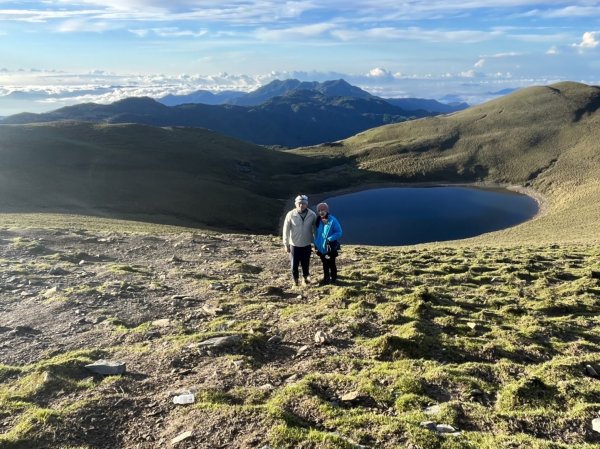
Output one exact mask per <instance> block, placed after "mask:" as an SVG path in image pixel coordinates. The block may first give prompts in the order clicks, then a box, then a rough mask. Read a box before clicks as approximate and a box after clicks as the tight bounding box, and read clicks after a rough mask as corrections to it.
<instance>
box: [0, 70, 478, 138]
mask: <svg viewBox="0 0 600 449" xmlns="http://www.w3.org/2000/svg"><path fill="white" fill-rule="evenodd" d="M188 97H189V98H187V99H188V100H190V101H192V100H193V101H192V102H184V103H182V104H177V105H175V106H167V105H165V104H162V103H160V102H157V101H155V100H152V99H150V98H128V99H125V100H121V101H118V102H115V103H112V104H109V105H100V104H95V103H85V104H80V105H75V106H69V107H65V108H61V109H57V110H55V111H51V112H48V113H43V114H31V113H22V114H16V115H13V116H9V117H6V118H4V120H3V123H6V124H24V123H40V122H53V121H64V120H74V121H92V122H101V123H139V124H146V125H152V126H192V127H201V128H208V129H212V130H214V131H217V132H220V133H223V134H226V135H229V136H232V137H236V138H239V139H242V140H246V141H248V142H252V143H256V144H261V145H278V146H285V147H299V146H307V145H316V144H320V143H324V142H329V141H336V140H340V139H343V138H346V137H350V136H352V135H354V134H356V133H359V132H362V131H365V130H367V129H370V128H373V127H377V126H381V125H384V124H388V123H396V122H401V121H405V120H409V119H414V118H420V117H426V116H430V115H436V114H439V113H441V112H443V113H448V112H453V111H455V110H456V109H457V108H458V109H460V108H464V107H466V105H464V104H462V105H455V106H450V105H443V104H441V103H438V102H436V101H435V100H419V99H394V100H384V99H381V98H379V97H375V96H373V95H371V94H369V93H368V92H366V91H364V90H362V89H360V88H358V87H356V86H352V85H350V84H348V83H347V82H345V81H343V80H337V81H328V82H324V83H318V82H310V83H309V82H300V81H298V80H286V81H273V82H272V83H270V84H268V85H266V86H263V87H261V88H260V89H257V90H256V91H254V92H250V93H248V94H241V93H240V95H239V96H236V93H235V92H231V91H230V92H223V93H221V94H212V93H209V92H202V91H199V92H196V93H194V94H192V95H191V96H188ZM163 100H164V99H163ZM201 100H204V101H206V103H216V102H217V101H222V102H225V103H226V104H205V103H201V102H197V101H201ZM167 103H168V104H175V103H177V101H175V99H174V98H173V97H170V98H169V99H168V101H167Z"/></svg>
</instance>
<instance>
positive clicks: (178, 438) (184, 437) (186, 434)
mask: <svg viewBox="0 0 600 449" xmlns="http://www.w3.org/2000/svg"><path fill="white" fill-rule="evenodd" d="M192 436H193V434H192V432H190V431H187V432H183V433H180V434H179V435H177V436H176V437H175V438H173V439H172V440H171V444H177V443H181V442H182V441H185V440H189V439H190V438H192Z"/></svg>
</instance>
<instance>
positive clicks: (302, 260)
mask: <svg viewBox="0 0 600 449" xmlns="http://www.w3.org/2000/svg"><path fill="white" fill-rule="evenodd" d="M311 251H312V247H311V246H310V245H308V246H290V260H291V262H292V276H293V277H294V280H296V281H297V280H298V278H299V277H300V273H299V271H298V266H300V265H302V276H304V277H305V278H306V277H308V276H309V275H310V273H309V264H310V253H311Z"/></svg>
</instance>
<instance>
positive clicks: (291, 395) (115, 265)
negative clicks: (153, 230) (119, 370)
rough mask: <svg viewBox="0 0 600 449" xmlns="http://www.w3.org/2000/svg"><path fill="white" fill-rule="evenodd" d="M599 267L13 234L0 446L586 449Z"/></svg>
mask: <svg viewBox="0 0 600 449" xmlns="http://www.w3.org/2000/svg"><path fill="white" fill-rule="evenodd" d="M599 253H600V251H599V248H598V247H595V246H579V247H562V246H559V245H554V246H549V247H540V248H508V249H507V248H485V247H482V248H460V247H455V248H453V247H430V248H421V249H416V248H399V249H377V248H366V247H365V248H361V247H352V246H348V247H344V248H343V252H342V254H341V256H340V259H339V265H340V269H341V281H340V283H339V285H336V286H324V287H320V286H317V285H314V284H313V285H309V286H305V287H300V288H292V287H291V283H290V278H289V272H288V271H289V269H288V262H287V258H286V256H285V254H284V253H283V250H282V248H281V244H280V241H279V239H277V238H275V237H270V236H253V235H236V234H220V233H212V232H202V231H198V232H183V233H164V234H148V233H125V232H92V231H86V230H74V229H53V230H35V229H26V230H23V229H21V230H20V229H16V228H5V229H2V228H0V448H33V447H36V448H71V449H74V448H80V449H81V448H99V449H100V448H159V447H177V448H233V447H235V448H279V447H289V448H296V447H297V448H313V447H314V448H321V447H323V448H352V447H355V448H356V447H369V448H375V447H377V448H400V447H413V448H436V447H444V448H445V447H448V448H449V447H452V448H456V447H489V448H493V447H501V446H502V445H504V446H502V447H511V448H516V447H523V448H525V447H540V448H546V447H548V448H554V447H582V448H583V447H592V446H589V445H598V443H599V442H600V439H599V438H598V436H600V433H598V432H596V431H595V430H594V427H593V425H592V423H593V420H594V419H595V418H597V417H600V414H599V413H600V379H599V377H600V375H598V372H600V368H599V367H598V366H597V364H598V363H599V362H600V357H599V356H598V354H599V353H600V352H599V350H600V338H599V337H598V335H597V332H596V329H597V325H598V324H599V323H598V320H599V319H598V312H600V281H599V278H600V261H599V259H598V255H599ZM313 268H314V270H313V271H314V273H313V278H318V274H319V261H318V259H316V258H315V259H313ZM315 275H316V276H315ZM98 360H109V361H113V362H118V363H122V364H125V365H126V372H125V373H124V374H121V375H100V374H94V373H92V372H91V371H90V370H89V369H87V368H85V365H87V364H90V363H92V362H96V361H98ZM597 371H598V372H597ZM187 393H191V394H192V395H193V403H191V404H183V405H182V404H175V403H174V402H173V399H174V398H175V397H177V396H179V395H181V394H187ZM599 427H600V423H599Z"/></svg>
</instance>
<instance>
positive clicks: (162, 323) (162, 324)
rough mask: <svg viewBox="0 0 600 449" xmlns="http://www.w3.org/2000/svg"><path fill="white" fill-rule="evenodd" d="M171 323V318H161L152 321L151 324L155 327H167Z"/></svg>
mask: <svg viewBox="0 0 600 449" xmlns="http://www.w3.org/2000/svg"><path fill="white" fill-rule="evenodd" d="M170 325H171V320H170V319H168V318H162V319H160V320H154V321H152V326H155V327H169V326H170Z"/></svg>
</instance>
